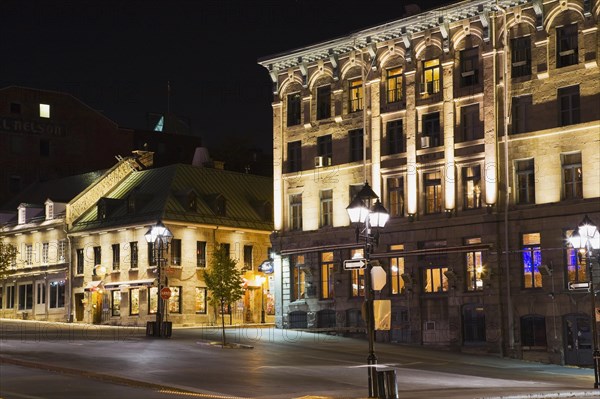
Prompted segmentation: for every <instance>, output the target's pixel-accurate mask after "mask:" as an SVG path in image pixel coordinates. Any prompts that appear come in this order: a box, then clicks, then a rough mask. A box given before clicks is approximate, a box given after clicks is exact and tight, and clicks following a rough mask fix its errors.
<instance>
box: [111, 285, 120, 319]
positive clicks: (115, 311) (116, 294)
mask: <svg viewBox="0 0 600 399" xmlns="http://www.w3.org/2000/svg"><path fill="white" fill-rule="evenodd" d="M110 295H111V306H110V308H111V314H112V315H113V316H120V315H121V291H119V290H113V291H111V292H110Z"/></svg>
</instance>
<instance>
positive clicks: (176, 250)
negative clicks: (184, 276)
mask: <svg viewBox="0 0 600 399" xmlns="http://www.w3.org/2000/svg"><path fill="white" fill-rule="evenodd" d="M171 264H172V265H175V266H181V240H179V239H176V238H173V239H172V240H171Z"/></svg>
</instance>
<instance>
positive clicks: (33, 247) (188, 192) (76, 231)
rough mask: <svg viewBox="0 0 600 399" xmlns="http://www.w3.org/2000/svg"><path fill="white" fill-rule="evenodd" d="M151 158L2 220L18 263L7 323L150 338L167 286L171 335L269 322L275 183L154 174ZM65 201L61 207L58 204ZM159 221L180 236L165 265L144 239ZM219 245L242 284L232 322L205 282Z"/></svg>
mask: <svg viewBox="0 0 600 399" xmlns="http://www.w3.org/2000/svg"><path fill="white" fill-rule="evenodd" d="M152 155H153V154H152V153H151V152H148V151H135V152H134V154H133V155H132V156H129V157H125V158H122V159H121V160H119V161H118V162H117V163H116V164H115V165H114V166H113V167H112V168H111V169H109V170H107V171H105V172H102V173H90V174H86V175H81V176H74V177H71V178H65V179H60V180H56V181H51V182H48V183H47V184H42V185H40V186H39V187H38V190H37V191H36V192H32V191H28V192H27V193H25V194H27V195H26V197H28V198H31V202H29V203H28V202H22V203H21V204H20V205H19V206H18V208H17V212H1V213H0V240H1V241H2V242H3V243H6V244H11V245H14V246H15V247H17V249H18V251H19V253H18V254H17V258H16V259H14V262H13V266H12V267H11V269H10V270H9V273H8V274H7V275H5V276H3V278H1V279H0V317H7V318H19V319H21V318H23V319H32V320H47V321H73V322H84V323H94V324H116V325H129V326H131V325H138V326H145V325H146V323H147V322H148V321H154V320H155V318H156V312H157V304H158V301H159V282H158V280H159V279H158V277H159V276H160V280H161V283H160V286H162V287H165V286H167V287H170V288H171V292H172V296H171V298H169V299H168V300H165V307H164V308H165V310H166V312H165V313H164V314H165V317H166V320H168V321H171V322H173V324H175V325H208V324H214V323H216V322H218V320H220V318H222V317H225V319H226V322H227V323H228V322H229V321H231V322H233V323H264V322H272V320H273V317H274V316H273V315H274V306H273V304H274V302H273V301H274V296H273V294H274V290H273V288H272V287H273V278H272V275H271V274H270V270H269V269H268V268H263V267H262V266H263V265H264V264H270V261H269V256H270V240H269V235H270V233H271V232H272V210H271V209H272V202H271V201H272V181H271V179H269V178H266V177H261V176H253V175H248V174H241V173H235V172H229V171H225V170H220V169H214V168H206V167H197V166H192V165H184V164H175V165H170V166H164V167H153V156H152ZM57 193H60V195H61V196H62V197H61V198H65V199H66V200H65V202H56V201H53V200H52V199H50V197H54V196H55V195H58V194H57ZM40 196H43V197H40ZM39 198H48V200H46V201H45V203H44V204H42V205H39V203H40V200H39ZM34 201H35V202H34ZM159 221H162V222H163V223H164V224H165V225H166V226H167V227H168V228H169V229H170V231H171V232H172V234H173V240H172V241H171V244H170V245H169V247H168V248H165V249H164V250H163V251H162V252H161V253H157V252H156V251H154V248H153V246H152V244H149V243H147V242H146V240H145V238H144V235H145V234H146V232H147V231H148V230H149V228H151V227H152V226H154V225H155V224H156V223H158V222H159ZM217 245H219V246H221V245H223V246H227V247H228V248H229V255H230V257H231V258H233V259H235V260H236V263H237V266H238V267H239V269H240V270H242V271H243V278H244V281H245V293H244V297H243V298H242V299H241V300H240V301H239V302H238V303H236V304H232V305H233V306H232V307H231V309H230V310H228V312H227V314H225V315H222V314H220V312H217V310H215V308H214V307H213V306H211V302H210V295H211V293H210V291H209V290H208V288H207V286H206V284H205V283H204V280H203V270H206V269H207V268H209V267H210V262H211V258H212V255H213V250H214V248H215V246H217ZM159 256H160V257H161V258H162V260H161V261H160V263H159V262H158V261H157V258H158V257H159ZM159 269H160V274H159ZM160 300H162V299H160Z"/></svg>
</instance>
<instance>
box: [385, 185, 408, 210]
mask: <svg viewBox="0 0 600 399" xmlns="http://www.w3.org/2000/svg"><path fill="white" fill-rule="evenodd" d="M387 193H388V211H389V212H390V217H402V216H404V178H403V177H390V178H388V179H387Z"/></svg>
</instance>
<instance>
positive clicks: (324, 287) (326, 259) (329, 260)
mask: <svg viewBox="0 0 600 399" xmlns="http://www.w3.org/2000/svg"><path fill="white" fill-rule="evenodd" d="M333 266H334V263H333V252H323V253H322V254H321V298H323V299H332V298H333V297H334V287H335V285H334V284H335V280H334V276H333Z"/></svg>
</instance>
